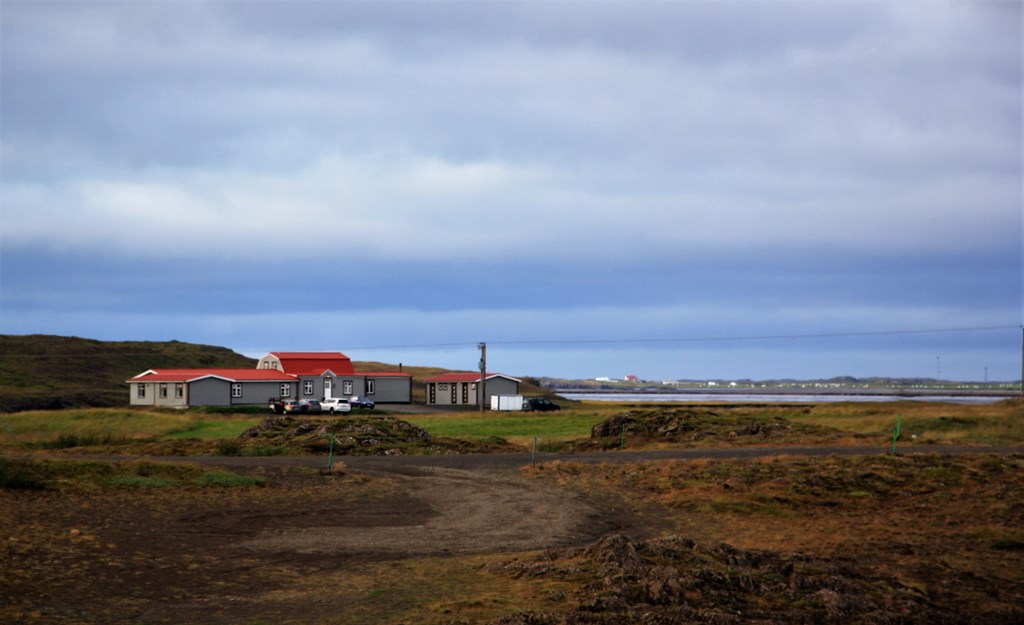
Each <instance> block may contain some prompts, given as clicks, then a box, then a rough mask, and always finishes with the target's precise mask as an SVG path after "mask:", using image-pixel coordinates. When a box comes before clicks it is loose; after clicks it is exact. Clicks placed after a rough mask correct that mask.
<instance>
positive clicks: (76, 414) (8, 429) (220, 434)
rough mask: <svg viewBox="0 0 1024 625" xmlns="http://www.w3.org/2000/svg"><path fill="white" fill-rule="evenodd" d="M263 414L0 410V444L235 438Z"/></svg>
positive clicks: (56, 446) (59, 446)
mask: <svg viewBox="0 0 1024 625" xmlns="http://www.w3.org/2000/svg"><path fill="white" fill-rule="evenodd" d="M259 422H260V419H259V418H255V417H252V418H250V417H245V418H238V417H232V416H229V415H225V416H223V417H218V416H216V415H204V416H202V417H200V416H198V415H197V414H195V413H193V412H191V411H180V410H147V409H130V408H85V409H71V410H36V411H28V412H17V413H13V414H5V415H0V447H4V446H26V445H29V446H31V445H35V446H39V447H43V448H48V449H69V448H73V447H87V446H91V445H117V444H126V443H131V442H135V441H143V440H176V439H184V438H198V439H205V440H211V439H227V438H235V437H237V436H238V435H239V434H241V433H242V432H243V431H244V430H245V429H247V428H249V427H252V426H253V425H256V424H257V423H259Z"/></svg>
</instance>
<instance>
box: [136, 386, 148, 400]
mask: <svg viewBox="0 0 1024 625" xmlns="http://www.w3.org/2000/svg"><path fill="white" fill-rule="evenodd" d="M135 396H136V397H138V398H139V399H145V398H146V385H145V384H139V386H138V387H137V388H136V389H135Z"/></svg>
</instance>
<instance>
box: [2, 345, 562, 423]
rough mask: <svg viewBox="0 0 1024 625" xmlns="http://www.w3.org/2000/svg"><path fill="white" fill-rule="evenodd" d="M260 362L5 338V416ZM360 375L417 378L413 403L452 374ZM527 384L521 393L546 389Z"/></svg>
mask: <svg viewBox="0 0 1024 625" xmlns="http://www.w3.org/2000/svg"><path fill="white" fill-rule="evenodd" d="M256 363H257V360H255V359H253V358H249V357H247V356H243V355H242V354H239V353H237V352H234V351H232V350H230V349H228V348H226V347H217V346H214V345H200V344H196V343H183V342H181V341H98V340H94V339H84V338H78V337H71V336H53V335H46V334H32V335H9V334H0V412H16V411H20V410H53V409H60V408H78V407H87V406H89V407H116V406H127V405H128V387H127V386H126V385H125V380H127V379H128V378H130V377H132V376H134V375H137V374H139V373H141V372H143V371H145V370H146V369H152V368H156V367H163V368H168V369H193V368H202V369H234V368H240V369H247V368H250V367H255V366H256ZM352 364H353V366H354V367H355V369H356V371H374V372H384V371H399V370H401V371H403V372H404V373H408V374H410V375H411V376H412V378H413V397H412V399H413V402H418V403H422V402H423V401H424V399H425V398H424V393H425V391H424V390H423V384H422V381H423V380H424V379H425V378H428V377H430V376H433V375H437V374H439V373H446V372H448V371H449V370H448V369H443V368H440V367H416V366H412V367H410V366H404V365H401V364H397V365H395V364H387V363H381V362H353V363H352ZM531 382H532V380H529V379H524V380H523V384H521V385H520V391H521V392H526V393H531V394H541V393H543V392H544V389H542V388H540V387H538V386H537V385H535V384H532V383H531Z"/></svg>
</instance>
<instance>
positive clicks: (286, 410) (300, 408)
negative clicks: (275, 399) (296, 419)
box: [281, 399, 308, 414]
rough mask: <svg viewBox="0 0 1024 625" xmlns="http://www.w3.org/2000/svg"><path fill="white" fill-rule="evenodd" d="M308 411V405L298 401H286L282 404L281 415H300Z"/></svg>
mask: <svg viewBox="0 0 1024 625" xmlns="http://www.w3.org/2000/svg"><path fill="white" fill-rule="evenodd" d="M307 410H308V408H307V407H306V405H305V404H303V403H302V402H301V401H299V400H297V399H285V400H283V401H282V402H281V414H299V413H303V412H306V411H307Z"/></svg>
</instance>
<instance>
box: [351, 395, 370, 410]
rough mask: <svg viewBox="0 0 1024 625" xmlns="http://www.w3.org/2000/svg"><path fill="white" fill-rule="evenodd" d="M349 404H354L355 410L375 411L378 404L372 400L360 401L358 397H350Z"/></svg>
mask: <svg viewBox="0 0 1024 625" xmlns="http://www.w3.org/2000/svg"><path fill="white" fill-rule="evenodd" d="M348 403H350V404H352V407H353V408H367V409H370V410H373V407H374V406H376V405H377V404H376V403H374V402H373V400H370V399H365V398H364V399H359V398H358V397H350V398H349V400H348Z"/></svg>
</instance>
